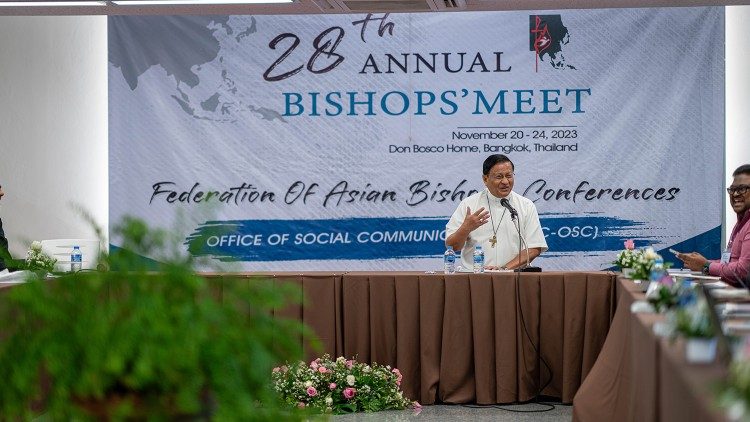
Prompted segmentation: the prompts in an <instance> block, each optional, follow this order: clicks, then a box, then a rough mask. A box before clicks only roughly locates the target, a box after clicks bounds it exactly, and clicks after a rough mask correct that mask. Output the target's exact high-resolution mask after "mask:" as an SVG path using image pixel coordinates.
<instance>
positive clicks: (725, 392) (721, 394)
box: [716, 358, 750, 421]
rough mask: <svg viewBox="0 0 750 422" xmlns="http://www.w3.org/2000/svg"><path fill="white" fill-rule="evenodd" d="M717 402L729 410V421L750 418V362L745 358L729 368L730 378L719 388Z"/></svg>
mask: <svg viewBox="0 0 750 422" xmlns="http://www.w3.org/2000/svg"><path fill="white" fill-rule="evenodd" d="M716 401H717V404H718V405H719V406H720V407H723V408H725V409H726V410H727V419H729V420H732V421H739V420H747V419H748V418H750V360H748V359H747V358H745V359H742V360H739V361H736V362H733V363H732V364H731V365H730V366H729V376H728V377H727V379H726V380H725V381H723V382H722V383H721V384H720V385H719V386H718V391H717V396H716Z"/></svg>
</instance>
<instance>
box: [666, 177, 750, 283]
mask: <svg viewBox="0 0 750 422" xmlns="http://www.w3.org/2000/svg"><path fill="white" fill-rule="evenodd" d="M732 177H733V180H732V184H731V185H730V186H729V187H728V188H727V193H729V205H730V206H731V207H732V209H733V210H734V212H735V213H737V224H735V225H734V229H732V234H731V235H730V237H729V243H728V244H727V250H726V251H725V252H724V253H723V254H722V259H721V260H709V259H706V258H705V257H704V256H703V255H701V254H699V253H697V252H691V253H680V254H677V258H679V259H680V260H682V262H684V263H685V267H687V268H690V269H691V270H693V271H702V272H703V274H705V275H712V276H719V277H721V279H722V281H724V282H725V283H728V284H731V285H732V286H735V287H748V286H746V285H745V284H746V283H747V282H746V280H747V273H748V269H750V222H748V221H750V211H748V210H750V164H743V165H741V166H739V167H737V169H736V170H735V171H734V173H732Z"/></svg>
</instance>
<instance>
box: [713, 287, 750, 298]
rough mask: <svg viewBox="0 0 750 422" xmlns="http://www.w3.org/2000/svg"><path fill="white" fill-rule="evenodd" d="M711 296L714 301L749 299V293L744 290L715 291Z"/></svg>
mask: <svg viewBox="0 0 750 422" xmlns="http://www.w3.org/2000/svg"><path fill="white" fill-rule="evenodd" d="M711 294H712V295H713V296H714V297H715V298H716V299H737V298H745V297H750V292H748V291H747V290H746V289H717V290H712V291H711Z"/></svg>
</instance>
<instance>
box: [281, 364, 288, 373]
mask: <svg viewBox="0 0 750 422" xmlns="http://www.w3.org/2000/svg"><path fill="white" fill-rule="evenodd" d="M288 370H289V368H287V367H286V365H284V366H282V367H281V372H286V371H288Z"/></svg>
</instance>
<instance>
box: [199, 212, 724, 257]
mask: <svg viewBox="0 0 750 422" xmlns="http://www.w3.org/2000/svg"><path fill="white" fill-rule="evenodd" d="M447 221H448V217H429V218H348V219H331V220H233V221H208V222H206V223H205V224H202V225H200V226H199V227H198V228H197V229H196V230H195V232H193V233H192V234H191V235H190V236H188V238H187V239H186V241H185V244H186V245H187V246H188V251H189V252H190V253H191V254H193V255H195V256H212V257H214V258H216V259H219V260H221V261H294V260H340V259H365V260H368V259H392V258H419V257H436V256H440V255H441V254H442V252H443V250H444V249H445V246H444V242H445V224H446V222H447ZM540 221H541V223H542V227H543V230H544V233H545V236H546V239H547V244H548V246H549V248H550V252H551V253H555V252H558V253H559V252H563V253H565V252H567V253H570V252H584V253H585V252H599V251H616V250H620V249H622V248H623V242H624V241H625V240H627V239H635V240H636V246H638V247H641V246H647V245H651V244H655V243H659V237H658V236H644V235H643V233H648V231H649V227H648V226H647V225H646V223H644V222H638V221H633V220H627V219H621V218H616V217H608V216H604V215H598V214H596V213H591V214H584V215H571V214H543V215H542V216H541V218H540ZM634 233H639V234H640V235H634ZM718 233H719V235H718V237H717V235H716V229H713V230H711V232H708V233H707V234H706V236H705V237H702V238H700V239H697V240H695V241H692V242H691V241H689V240H686V241H683V242H681V243H678V244H677V245H678V246H684V247H685V248H686V249H685V250H697V251H701V250H705V247H706V245H709V247H710V248H711V249H713V248H716V249H718V248H717V245H718V241H719V240H718V239H720V238H721V235H720V228H719V232H718ZM285 235H286V237H284V236H285ZM683 243H684V245H683ZM689 246H692V247H689ZM699 246H701V248H699Z"/></svg>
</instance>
